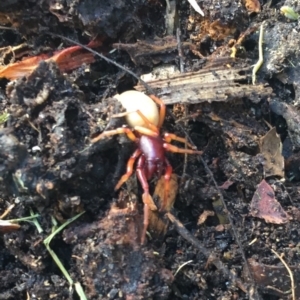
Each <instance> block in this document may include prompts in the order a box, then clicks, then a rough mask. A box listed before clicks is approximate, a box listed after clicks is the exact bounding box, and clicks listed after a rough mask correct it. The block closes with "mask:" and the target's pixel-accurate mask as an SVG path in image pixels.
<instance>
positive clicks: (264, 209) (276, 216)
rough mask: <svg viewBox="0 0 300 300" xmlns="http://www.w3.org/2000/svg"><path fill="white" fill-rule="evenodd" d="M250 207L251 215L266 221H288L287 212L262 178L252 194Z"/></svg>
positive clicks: (274, 222) (277, 222) (279, 222)
mask: <svg viewBox="0 0 300 300" xmlns="http://www.w3.org/2000/svg"><path fill="white" fill-rule="evenodd" d="M250 208H251V209H250V213H251V215H252V216H253V217H256V218H261V219H264V220H265V221H266V222H267V223H273V224H284V223H287V222H288V221H289V218H288V214H287V213H286V212H285V211H284V209H283V208H282V206H281V205H280V203H279V202H278V201H277V200H276V199H275V194H274V191H273V189H272V187H271V186H270V185H269V184H268V183H267V182H266V181H265V180H264V179H263V180H262V182H261V183H260V184H259V185H258V187H257V189H256V191H255V193H254V195H253V198H252V201H251V204H250Z"/></svg>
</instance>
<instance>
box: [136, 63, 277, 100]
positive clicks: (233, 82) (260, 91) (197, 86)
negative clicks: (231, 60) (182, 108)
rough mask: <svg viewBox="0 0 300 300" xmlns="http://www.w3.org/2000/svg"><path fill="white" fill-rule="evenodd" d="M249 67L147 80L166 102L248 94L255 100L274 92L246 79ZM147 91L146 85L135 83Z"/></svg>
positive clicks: (214, 98) (219, 98)
mask: <svg viewBox="0 0 300 300" xmlns="http://www.w3.org/2000/svg"><path fill="white" fill-rule="evenodd" d="M247 73H249V68H237V69H234V68H228V69H224V66H222V67H220V66H219V67H212V68H209V69H202V70H200V71H198V72H190V73H183V74H178V75H173V76H170V77H169V78H168V79H163V80H160V79H158V80H153V81H149V82H147V84H148V85H149V86H150V87H151V88H152V89H153V90H154V91H155V93H156V95H158V96H159V97H160V98H161V99H162V100H163V101H164V103H165V104H175V103H186V104H196V103H202V102H206V101H207V102H212V101H229V100H233V99H236V98H243V97H247V98H249V99H250V100H251V101H253V102H254V103H258V102H259V101H260V100H261V99H262V98H264V97H267V96H270V95H271V94H272V88H271V87H269V86H266V85H263V84H258V85H250V84H247V83H245V82H247V80H248V78H249V76H248V74H247ZM135 89H136V90H138V91H145V87H144V86H143V85H140V84H139V85H137V86H136V87H135Z"/></svg>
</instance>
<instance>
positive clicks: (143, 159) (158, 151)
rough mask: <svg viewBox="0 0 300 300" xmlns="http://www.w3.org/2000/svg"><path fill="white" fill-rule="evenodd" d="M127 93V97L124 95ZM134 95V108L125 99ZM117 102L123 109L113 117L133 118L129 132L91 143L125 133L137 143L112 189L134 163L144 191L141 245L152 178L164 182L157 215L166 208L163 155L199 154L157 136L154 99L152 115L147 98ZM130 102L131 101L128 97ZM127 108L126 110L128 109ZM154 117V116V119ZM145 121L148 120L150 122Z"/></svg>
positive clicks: (159, 120)
mask: <svg viewBox="0 0 300 300" xmlns="http://www.w3.org/2000/svg"><path fill="white" fill-rule="evenodd" d="M126 93H127V94H126ZM129 93H130V95H137V93H138V95H139V96H140V97H139V98H138V100H137V102H136V104H134V101H135V100H134V99H130V100H131V101H130V102H128V101H127V100H128V95H129ZM124 94H126V96H127V98H126V101H124V102H122V98H121V96H122V95H124ZM118 97H119V98H118V99H120V100H119V101H120V102H122V104H123V106H124V107H125V108H126V109H127V112H126V113H124V114H119V115H116V116H115V117H118V116H129V115H131V114H134V118H133V119H129V118H127V121H128V123H129V124H130V125H131V126H132V129H130V128H128V127H120V128H117V129H114V130H108V131H104V132H103V133H102V134H100V135H99V136H98V137H96V138H94V139H93V140H92V143H95V142H97V141H99V140H100V139H102V138H104V137H109V136H112V135H115V134H122V133H125V134H126V135H127V136H128V138H129V139H131V140H132V141H134V142H136V143H137V150H136V151H135V152H134V153H133V154H132V156H131V157H130V159H129V161H128V163H127V172H126V174H124V175H123V176H122V178H121V179H120V180H119V182H118V184H117V185H116V187H115V189H116V190H118V189H119V188H120V187H121V186H122V184H123V183H125V182H126V181H127V180H128V178H129V177H130V176H131V175H132V173H133V168H134V164H135V161H136V160H137V164H136V173H137V177H138V179H139V181H140V183H141V185H142V188H143V190H144V193H143V202H144V230H143V234H142V238H141V239H142V243H143V242H144V239H145V235H146V230H147V226H148V215H149V208H150V209H151V210H156V209H157V208H156V205H155V204H154V202H153V200H152V197H151V196H150V194H149V185H148V180H149V179H151V178H152V176H153V175H154V174H157V175H158V176H161V175H162V174H164V178H165V190H164V199H163V203H162V206H161V207H160V210H161V211H164V209H165V207H166V204H167V197H168V193H169V190H170V178H171V174H172V166H171V165H170V163H169V161H168V159H167V158H166V157H165V152H166V151H170V152H176V153H187V154H202V152H201V151H197V150H195V149H194V147H193V146H192V145H191V144H189V143H188V142H187V141H186V139H185V138H181V137H178V136H176V135H175V134H171V133H165V134H164V136H163V137H161V136H160V128H161V126H162V124H163V122H164V119H165V114H166V106H165V104H164V103H163V101H162V100H161V99H159V98H157V97H156V96H154V95H150V96H149V97H150V98H151V99H152V100H153V101H154V102H155V103H156V104H158V105H159V106H160V111H159V112H158V110H157V106H156V105H155V106H154V108H156V109H154V110H153V111H151V110H150V109H149V105H150V106H151V105H152V106H153V103H150V102H149V101H152V100H151V99H150V98H149V97H148V96H146V95H144V94H142V93H140V92H137V91H128V92H125V93H123V94H121V95H119V96H118ZM132 98H133V97H132ZM129 106H130V107H129ZM156 114H157V115H156ZM149 120H152V122H153V123H152V122H150V121H149ZM172 140H175V141H178V142H182V143H186V145H187V146H188V147H189V148H191V149H182V148H178V147H176V146H174V145H171V144H170V142H171V141H172Z"/></svg>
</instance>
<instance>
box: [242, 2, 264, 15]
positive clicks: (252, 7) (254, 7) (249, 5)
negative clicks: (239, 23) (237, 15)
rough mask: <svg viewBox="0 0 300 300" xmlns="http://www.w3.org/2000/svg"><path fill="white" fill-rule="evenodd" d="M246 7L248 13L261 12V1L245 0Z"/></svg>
mask: <svg viewBox="0 0 300 300" xmlns="http://www.w3.org/2000/svg"><path fill="white" fill-rule="evenodd" d="M245 7H246V9H247V11H248V13H250V14H251V13H254V12H255V13H259V12H260V10H261V7H260V2H259V1H258V0H245Z"/></svg>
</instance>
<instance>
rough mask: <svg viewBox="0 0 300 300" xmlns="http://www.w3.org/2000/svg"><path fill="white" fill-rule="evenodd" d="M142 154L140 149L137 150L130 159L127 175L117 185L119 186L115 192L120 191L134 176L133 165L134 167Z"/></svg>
mask: <svg viewBox="0 0 300 300" xmlns="http://www.w3.org/2000/svg"><path fill="white" fill-rule="evenodd" d="M141 153H142V151H141V150H140V149H137V150H136V151H134V153H133V154H132V155H131V157H130V158H129V160H128V163H127V170H126V173H125V174H124V175H123V176H122V177H121V179H120V180H119V182H118V183H117V185H116V187H115V191H116V190H118V189H119V188H120V187H121V186H122V184H123V183H125V182H126V181H127V180H128V178H129V177H130V176H131V175H132V173H133V165H134V163H135V161H136V159H137V158H138V157H139V156H140V155H141Z"/></svg>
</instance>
